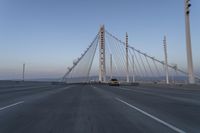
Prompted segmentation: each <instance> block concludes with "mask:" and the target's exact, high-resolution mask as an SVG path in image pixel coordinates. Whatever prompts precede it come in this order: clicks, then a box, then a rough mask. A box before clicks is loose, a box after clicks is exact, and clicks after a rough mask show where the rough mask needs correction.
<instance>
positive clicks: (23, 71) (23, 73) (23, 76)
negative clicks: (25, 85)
mask: <svg viewBox="0 0 200 133" xmlns="http://www.w3.org/2000/svg"><path fill="white" fill-rule="evenodd" d="M25 67H26V65H25V64H23V70H22V81H24V78H25Z"/></svg>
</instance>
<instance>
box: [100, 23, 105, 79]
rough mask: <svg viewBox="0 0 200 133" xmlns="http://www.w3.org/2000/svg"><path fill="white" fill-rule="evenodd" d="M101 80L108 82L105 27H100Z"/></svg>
mask: <svg viewBox="0 0 200 133" xmlns="http://www.w3.org/2000/svg"><path fill="white" fill-rule="evenodd" d="M99 39H100V42H99V81H100V82H106V64H105V55H106V54H105V28H104V25H102V26H101V27H100V34H99Z"/></svg>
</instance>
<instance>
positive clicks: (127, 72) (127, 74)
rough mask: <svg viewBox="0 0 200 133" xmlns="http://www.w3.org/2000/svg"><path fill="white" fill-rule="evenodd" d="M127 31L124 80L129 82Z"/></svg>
mask: <svg viewBox="0 0 200 133" xmlns="http://www.w3.org/2000/svg"><path fill="white" fill-rule="evenodd" d="M128 65H129V63H128V33H126V82H127V83H129V68H128Z"/></svg>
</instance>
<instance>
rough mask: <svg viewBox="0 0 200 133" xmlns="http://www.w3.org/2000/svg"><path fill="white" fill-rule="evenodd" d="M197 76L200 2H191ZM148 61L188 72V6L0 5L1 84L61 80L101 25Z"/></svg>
mask: <svg viewBox="0 0 200 133" xmlns="http://www.w3.org/2000/svg"><path fill="white" fill-rule="evenodd" d="M191 3H192V7H191V15H190V22H191V38H192V50H193V62H194V69H195V73H198V74H200V60H199V58H200V54H199V50H200V26H199V24H200V1H199V0H191ZM102 24H104V25H105V28H106V30H107V31H109V32H110V33H112V34H114V35H115V36H117V37H118V38H119V39H121V40H124V39H125V33H126V32H128V34H129V44H130V45H131V46H134V47H135V48H137V49H140V50H141V51H144V52H145V53H148V54H149V55H152V56H154V57H156V58H158V59H160V60H164V56H163V55H164V53H163V37H164V35H166V36H167V44H168V58H169V59H168V62H169V63H170V64H174V63H176V64H178V67H179V68H182V69H186V68H187V60H186V44H185V18H184V0H0V61H1V63H0V64H1V65H0V79H20V78H21V77H22V74H21V73H22V64H23V63H26V78H28V79H36V78H59V77H62V76H63V75H64V73H65V71H66V68H67V67H68V66H71V65H72V62H73V60H74V59H76V58H77V57H79V56H80V54H81V53H82V52H83V51H84V50H85V49H86V48H87V46H88V45H89V44H90V43H91V41H92V40H93V38H94V37H95V35H96V34H97V32H98V30H99V28H100V25H102Z"/></svg>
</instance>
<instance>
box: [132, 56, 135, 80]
mask: <svg viewBox="0 0 200 133" xmlns="http://www.w3.org/2000/svg"><path fill="white" fill-rule="evenodd" d="M132 62H133V83H134V82H135V66H134V55H132Z"/></svg>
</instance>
